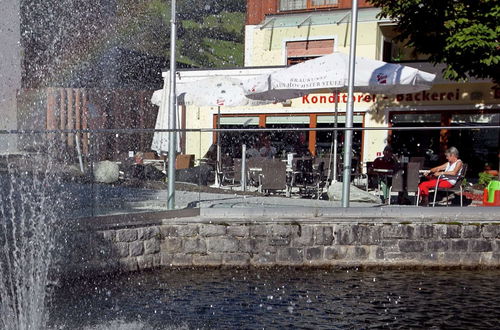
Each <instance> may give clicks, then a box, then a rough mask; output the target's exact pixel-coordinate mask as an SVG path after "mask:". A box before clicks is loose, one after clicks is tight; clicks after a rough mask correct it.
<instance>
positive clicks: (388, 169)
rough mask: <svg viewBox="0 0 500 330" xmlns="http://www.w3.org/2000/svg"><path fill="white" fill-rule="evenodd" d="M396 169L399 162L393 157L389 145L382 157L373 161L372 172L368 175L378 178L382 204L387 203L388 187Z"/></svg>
mask: <svg viewBox="0 0 500 330" xmlns="http://www.w3.org/2000/svg"><path fill="white" fill-rule="evenodd" d="M398 169H399V161H398V159H397V158H396V156H394V154H393V152H392V147H391V146H390V145H387V146H385V148H384V151H383V155H382V156H381V157H377V158H376V159H375V160H374V161H373V169H372V171H373V172H372V173H369V174H372V175H376V176H377V177H378V180H379V183H380V187H381V189H382V194H383V197H384V203H386V202H388V201H389V198H390V196H389V187H390V186H391V185H392V174H393V173H394V171H396V170H398ZM377 170H378V171H377Z"/></svg>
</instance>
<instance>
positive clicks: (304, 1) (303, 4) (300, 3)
mask: <svg viewBox="0 0 500 330" xmlns="http://www.w3.org/2000/svg"><path fill="white" fill-rule="evenodd" d="M338 2H339V1H338V0H280V11H287V10H303V9H313V8H321V7H337V5H338Z"/></svg>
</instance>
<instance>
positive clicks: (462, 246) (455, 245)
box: [451, 239, 469, 252]
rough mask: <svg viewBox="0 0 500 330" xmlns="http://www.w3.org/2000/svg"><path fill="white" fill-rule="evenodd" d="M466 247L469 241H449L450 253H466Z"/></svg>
mask: <svg viewBox="0 0 500 330" xmlns="http://www.w3.org/2000/svg"><path fill="white" fill-rule="evenodd" d="M468 247H469V241H468V240H466V239H454V240H451V251H452V252H467V250H468Z"/></svg>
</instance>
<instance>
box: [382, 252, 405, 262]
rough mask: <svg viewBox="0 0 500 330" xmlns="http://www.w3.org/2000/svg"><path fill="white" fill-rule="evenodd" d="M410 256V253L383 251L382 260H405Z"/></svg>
mask: <svg viewBox="0 0 500 330" xmlns="http://www.w3.org/2000/svg"><path fill="white" fill-rule="evenodd" d="M411 257H412V256H411V254H410V255H409V254H408V253H401V252H387V253H384V260H386V261H399V260H406V259H410V258H411Z"/></svg>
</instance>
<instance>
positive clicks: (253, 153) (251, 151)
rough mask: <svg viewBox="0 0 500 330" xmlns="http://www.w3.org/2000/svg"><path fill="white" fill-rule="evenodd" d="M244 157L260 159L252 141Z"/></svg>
mask: <svg viewBox="0 0 500 330" xmlns="http://www.w3.org/2000/svg"><path fill="white" fill-rule="evenodd" d="M246 157H247V158H252V157H260V151H259V149H258V146H257V142H255V141H253V140H252V141H250V148H248V149H247V152H246Z"/></svg>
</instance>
